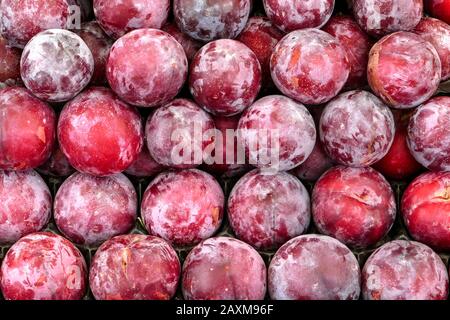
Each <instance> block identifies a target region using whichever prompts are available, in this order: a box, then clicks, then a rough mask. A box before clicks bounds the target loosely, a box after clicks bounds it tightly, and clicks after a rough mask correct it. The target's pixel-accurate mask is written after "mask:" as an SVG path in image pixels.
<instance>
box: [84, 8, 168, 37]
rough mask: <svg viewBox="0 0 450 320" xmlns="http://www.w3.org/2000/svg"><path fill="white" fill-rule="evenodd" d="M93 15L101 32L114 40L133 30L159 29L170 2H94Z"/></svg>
mask: <svg viewBox="0 0 450 320" xmlns="http://www.w3.org/2000/svg"><path fill="white" fill-rule="evenodd" d="M93 4H94V13H95V17H96V19H97V21H98V23H99V24H100V25H101V26H102V28H103V30H105V32H106V33H107V34H108V35H109V36H110V37H113V38H115V39H118V38H120V37H122V36H124V35H125V34H126V33H128V32H130V31H133V30H135V29H143V28H154V29H160V28H161V27H162V26H163V25H164V24H165V23H166V20H167V17H168V16H169V10H170V0H125V1H124V0H94V3H93Z"/></svg>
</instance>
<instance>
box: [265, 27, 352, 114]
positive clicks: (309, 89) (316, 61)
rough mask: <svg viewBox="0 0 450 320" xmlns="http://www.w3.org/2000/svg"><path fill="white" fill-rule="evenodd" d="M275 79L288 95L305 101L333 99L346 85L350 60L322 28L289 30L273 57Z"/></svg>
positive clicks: (313, 103)
mask: <svg viewBox="0 0 450 320" xmlns="http://www.w3.org/2000/svg"><path fill="white" fill-rule="evenodd" d="M270 68H271V73H272V79H273V81H274V82H275V85H276V86H277V87H278V89H280V91H281V92H283V94H285V95H286V96H288V97H290V98H292V99H295V100H297V101H299V102H301V103H304V104H311V105H318V104H322V103H325V102H328V101H330V100H331V99H332V98H334V97H335V96H336V95H337V94H338V93H339V92H340V91H341V89H342V88H343V87H344V85H345V83H346V82H347V79H348V76H349V74H350V62H349V60H348V58H347V52H346V50H345V48H344V47H343V46H342V45H341V44H340V43H339V41H338V40H337V39H336V38H334V37H333V36H331V35H330V34H328V33H326V32H325V31H322V30H317V29H303V30H297V31H293V32H291V33H289V34H288V35H286V36H285V37H284V38H283V39H281V41H280V42H278V44H277V46H276V47H275V49H274V51H273V54H272V57H271V59H270Z"/></svg>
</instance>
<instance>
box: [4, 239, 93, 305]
mask: <svg viewBox="0 0 450 320" xmlns="http://www.w3.org/2000/svg"><path fill="white" fill-rule="evenodd" d="M86 278H87V268H86V262H85V260H84V258H83V256H82V255H81V253H80V251H79V250H78V249H77V248H76V247H75V246H74V245H73V244H72V243H71V242H70V241H69V240H67V239H65V238H63V237H61V236H58V235H56V234H53V233H48V232H40V233H33V234H30V235H28V236H25V237H23V238H22V239H20V240H19V241H18V242H16V243H15V244H14V245H13V246H12V247H11V248H10V249H9V250H8V252H7V253H6V256H5V258H4V259H3V261H2V267H1V282H0V286H1V289H2V292H3V296H4V297H5V299H6V300H80V299H81V298H82V297H83V296H84V294H85V292H86V288H87V284H86V282H87V281H86Z"/></svg>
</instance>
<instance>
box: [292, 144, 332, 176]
mask: <svg viewBox="0 0 450 320" xmlns="http://www.w3.org/2000/svg"><path fill="white" fill-rule="evenodd" d="M333 165H334V161H333V160H332V159H331V158H330V157H329V156H328V154H327V153H326V152H325V150H324V148H323V144H322V142H321V141H320V140H319V139H317V141H316V145H315V146H314V149H313V151H312V153H311V154H310V155H309V157H308V158H307V159H306V161H305V162H303V163H302V164H301V165H299V166H298V167H297V168H295V169H294V170H293V171H292V174H293V175H295V176H297V177H298V178H299V179H300V180H305V181H317V179H319V178H320V177H321V176H322V174H324V173H325V172H326V171H327V170H328V169H330V168H331V167H333Z"/></svg>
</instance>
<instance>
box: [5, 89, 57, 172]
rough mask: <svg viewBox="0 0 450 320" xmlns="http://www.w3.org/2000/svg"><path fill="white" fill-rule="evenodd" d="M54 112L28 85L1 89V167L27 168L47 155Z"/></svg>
mask: <svg viewBox="0 0 450 320" xmlns="http://www.w3.org/2000/svg"><path fill="white" fill-rule="evenodd" d="M55 131H56V115H55V112H54V111H53V109H52V108H51V107H50V106H49V105H47V104H46V103H44V102H42V101H40V100H39V99H37V98H35V97H34V96H33V95H32V94H31V93H30V92H29V91H28V90H27V89H25V88H19V87H10V88H5V89H2V90H0V169H4V170H27V169H33V168H36V167H38V166H40V165H42V164H43V163H44V162H45V161H47V159H48V158H49V157H50V154H51V153H52V150H53V145H54V142H55Z"/></svg>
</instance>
